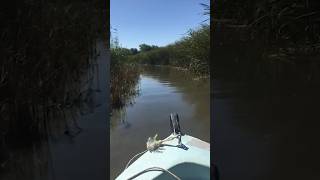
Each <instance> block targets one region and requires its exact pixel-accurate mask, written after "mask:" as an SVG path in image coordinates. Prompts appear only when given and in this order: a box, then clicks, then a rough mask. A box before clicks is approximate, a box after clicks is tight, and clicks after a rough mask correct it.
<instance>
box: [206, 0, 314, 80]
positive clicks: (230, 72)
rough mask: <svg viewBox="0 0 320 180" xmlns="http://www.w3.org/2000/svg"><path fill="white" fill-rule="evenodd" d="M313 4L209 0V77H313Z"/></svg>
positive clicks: (309, 1)
mask: <svg viewBox="0 0 320 180" xmlns="http://www.w3.org/2000/svg"><path fill="white" fill-rule="evenodd" d="M319 8H320V3H319V1H315V0H302V1H294V2H292V1H289V0H285V1H269V0H264V1H258V0H254V1H249V0H245V1H241V0H235V1H233V0H227V1H223V2H215V6H214V12H215V13H214V18H213V19H212V24H213V26H214V41H213V54H214V58H215V59H214V61H213V71H214V76H215V78H222V79H230V80H235V81H241V80H243V81H248V80H250V81H255V82H257V81H261V80H263V81H265V80H266V81H271V82H274V83H276V82H284V83H289V82H290V83H291V84H292V85H295V84H297V83H298V82H300V83H302V84H305V83H318V82H319V79H320V74H319V73H318V72H319V70H320V69H319V68H320V61H319V60H318V59H319V58H320V44H319V43H320V25H319V18H320V13H319V11H318V10H319ZM231 52H232V53H231Z"/></svg>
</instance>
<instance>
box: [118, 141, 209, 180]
mask: <svg viewBox="0 0 320 180" xmlns="http://www.w3.org/2000/svg"><path fill="white" fill-rule="evenodd" d="M181 142H182V144H183V145H185V146H186V147H187V148H188V149H187V150H184V149H182V148H178V147H176V146H177V145H178V139H177V138H175V139H173V140H171V141H168V142H166V143H165V145H164V146H163V147H161V148H159V150H158V151H156V152H149V151H148V152H146V153H144V154H143V155H142V156H141V157H140V158H138V159H137V160H136V161H135V162H133V163H132V164H131V165H130V166H129V167H128V168H127V169H126V170H125V171H124V172H122V173H121V174H120V175H119V176H118V177H117V178H116V179H117V180H124V179H128V178H130V177H132V176H133V175H135V174H137V173H139V172H141V171H143V170H145V169H147V168H150V167H160V168H163V169H167V170H169V171H171V172H173V173H174V174H175V175H177V176H178V177H180V178H181V179H210V144H209V143H207V142H204V141H202V140H200V139H197V138H194V137H192V136H188V135H183V136H182V137H181ZM168 177H170V176H168V174H167V173H163V172H162V171H149V172H146V173H144V174H141V175H140V176H138V177H137V178H135V179H137V180H139V179H141V180H142V179H158V180H159V179H170V178H168Z"/></svg>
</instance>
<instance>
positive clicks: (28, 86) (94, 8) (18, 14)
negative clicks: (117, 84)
mask: <svg viewBox="0 0 320 180" xmlns="http://www.w3.org/2000/svg"><path fill="white" fill-rule="evenodd" d="M106 13H107V9H106V6H105V4H104V3H101V1H100V0H92V1H87V0H49V1H38V0H23V1H19V2H18V1H9V2H6V3H4V4H2V5H1V15H0V19H1V27H0V38H1V44H0V58H1V60H0V133H1V134H0V137H1V138H0V142H1V144H2V145H3V144H5V143H8V142H14V141H10V139H11V138H18V139H19V142H22V141H24V139H26V141H31V140H32V139H33V138H39V137H41V135H44V136H45V135H46V129H47V126H48V119H47V118H48V114H49V112H51V111H59V112H60V111H61V109H64V108H65V107H66V106H70V105H72V104H73V102H75V101H76V100H77V99H78V97H79V94H77V93H74V92H77V91H78V90H77V89H76V90H75V89H72V88H71V87H72V84H74V83H78V80H79V77H80V75H81V74H83V73H84V72H86V70H87V69H88V67H89V65H90V63H91V62H90V60H92V57H93V56H94V55H95V44H96V41H97V39H98V38H99V39H100V37H103V36H105V37H106V35H103V34H104V33H106V31H105V28H106V25H107V24H108V23H107V22H105V17H106ZM20 138H23V140H21V139H20ZM17 142H18V141H17ZM0 148H1V147H0ZM2 148H3V147H2Z"/></svg>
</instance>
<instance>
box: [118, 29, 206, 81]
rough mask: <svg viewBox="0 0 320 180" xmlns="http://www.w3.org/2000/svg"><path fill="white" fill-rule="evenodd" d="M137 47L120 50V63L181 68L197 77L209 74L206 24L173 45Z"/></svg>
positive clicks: (142, 45) (143, 45)
mask: <svg viewBox="0 0 320 180" xmlns="http://www.w3.org/2000/svg"><path fill="white" fill-rule="evenodd" d="M139 47H140V48H139V50H137V49H134V48H133V49H126V48H120V49H119V52H120V51H121V53H122V55H123V58H122V61H125V62H127V63H139V64H150V65H170V66H175V67H181V68H185V69H188V70H190V71H192V72H194V73H196V74H198V75H207V74H208V73H209V62H210V26H209V25H207V24H204V25H201V26H200V27H199V28H198V29H194V30H190V31H189V32H188V34H187V35H186V36H185V37H183V38H182V39H180V40H178V41H176V42H175V43H173V44H170V45H167V46H164V47H158V46H154V45H147V44H141V45H140V46H139Z"/></svg>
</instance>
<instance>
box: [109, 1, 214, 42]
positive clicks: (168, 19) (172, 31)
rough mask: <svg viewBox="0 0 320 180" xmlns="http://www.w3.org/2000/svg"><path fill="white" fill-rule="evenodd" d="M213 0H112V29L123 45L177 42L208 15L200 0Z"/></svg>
mask: <svg viewBox="0 0 320 180" xmlns="http://www.w3.org/2000/svg"><path fill="white" fill-rule="evenodd" d="M208 2H210V1H209V0H111V1H110V3H111V4H110V21H111V22H110V23H111V27H112V28H116V29H117V32H116V33H115V32H114V30H111V33H112V34H113V35H115V36H117V37H118V39H119V42H120V45H121V46H123V47H127V48H138V47H139V45H140V44H142V43H146V44H150V45H157V46H164V45H167V44H170V43H173V42H175V41H176V40H178V39H179V38H181V37H182V36H183V34H184V33H186V32H187V31H188V30H189V29H190V28H196V27H198V26H199V25H200V24H201V22H202V21H203V20H205V19H206V17H205V16H204V15H203V14H202V13H203V7H202V6H201V5H200V3H208Z"/></svg>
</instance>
